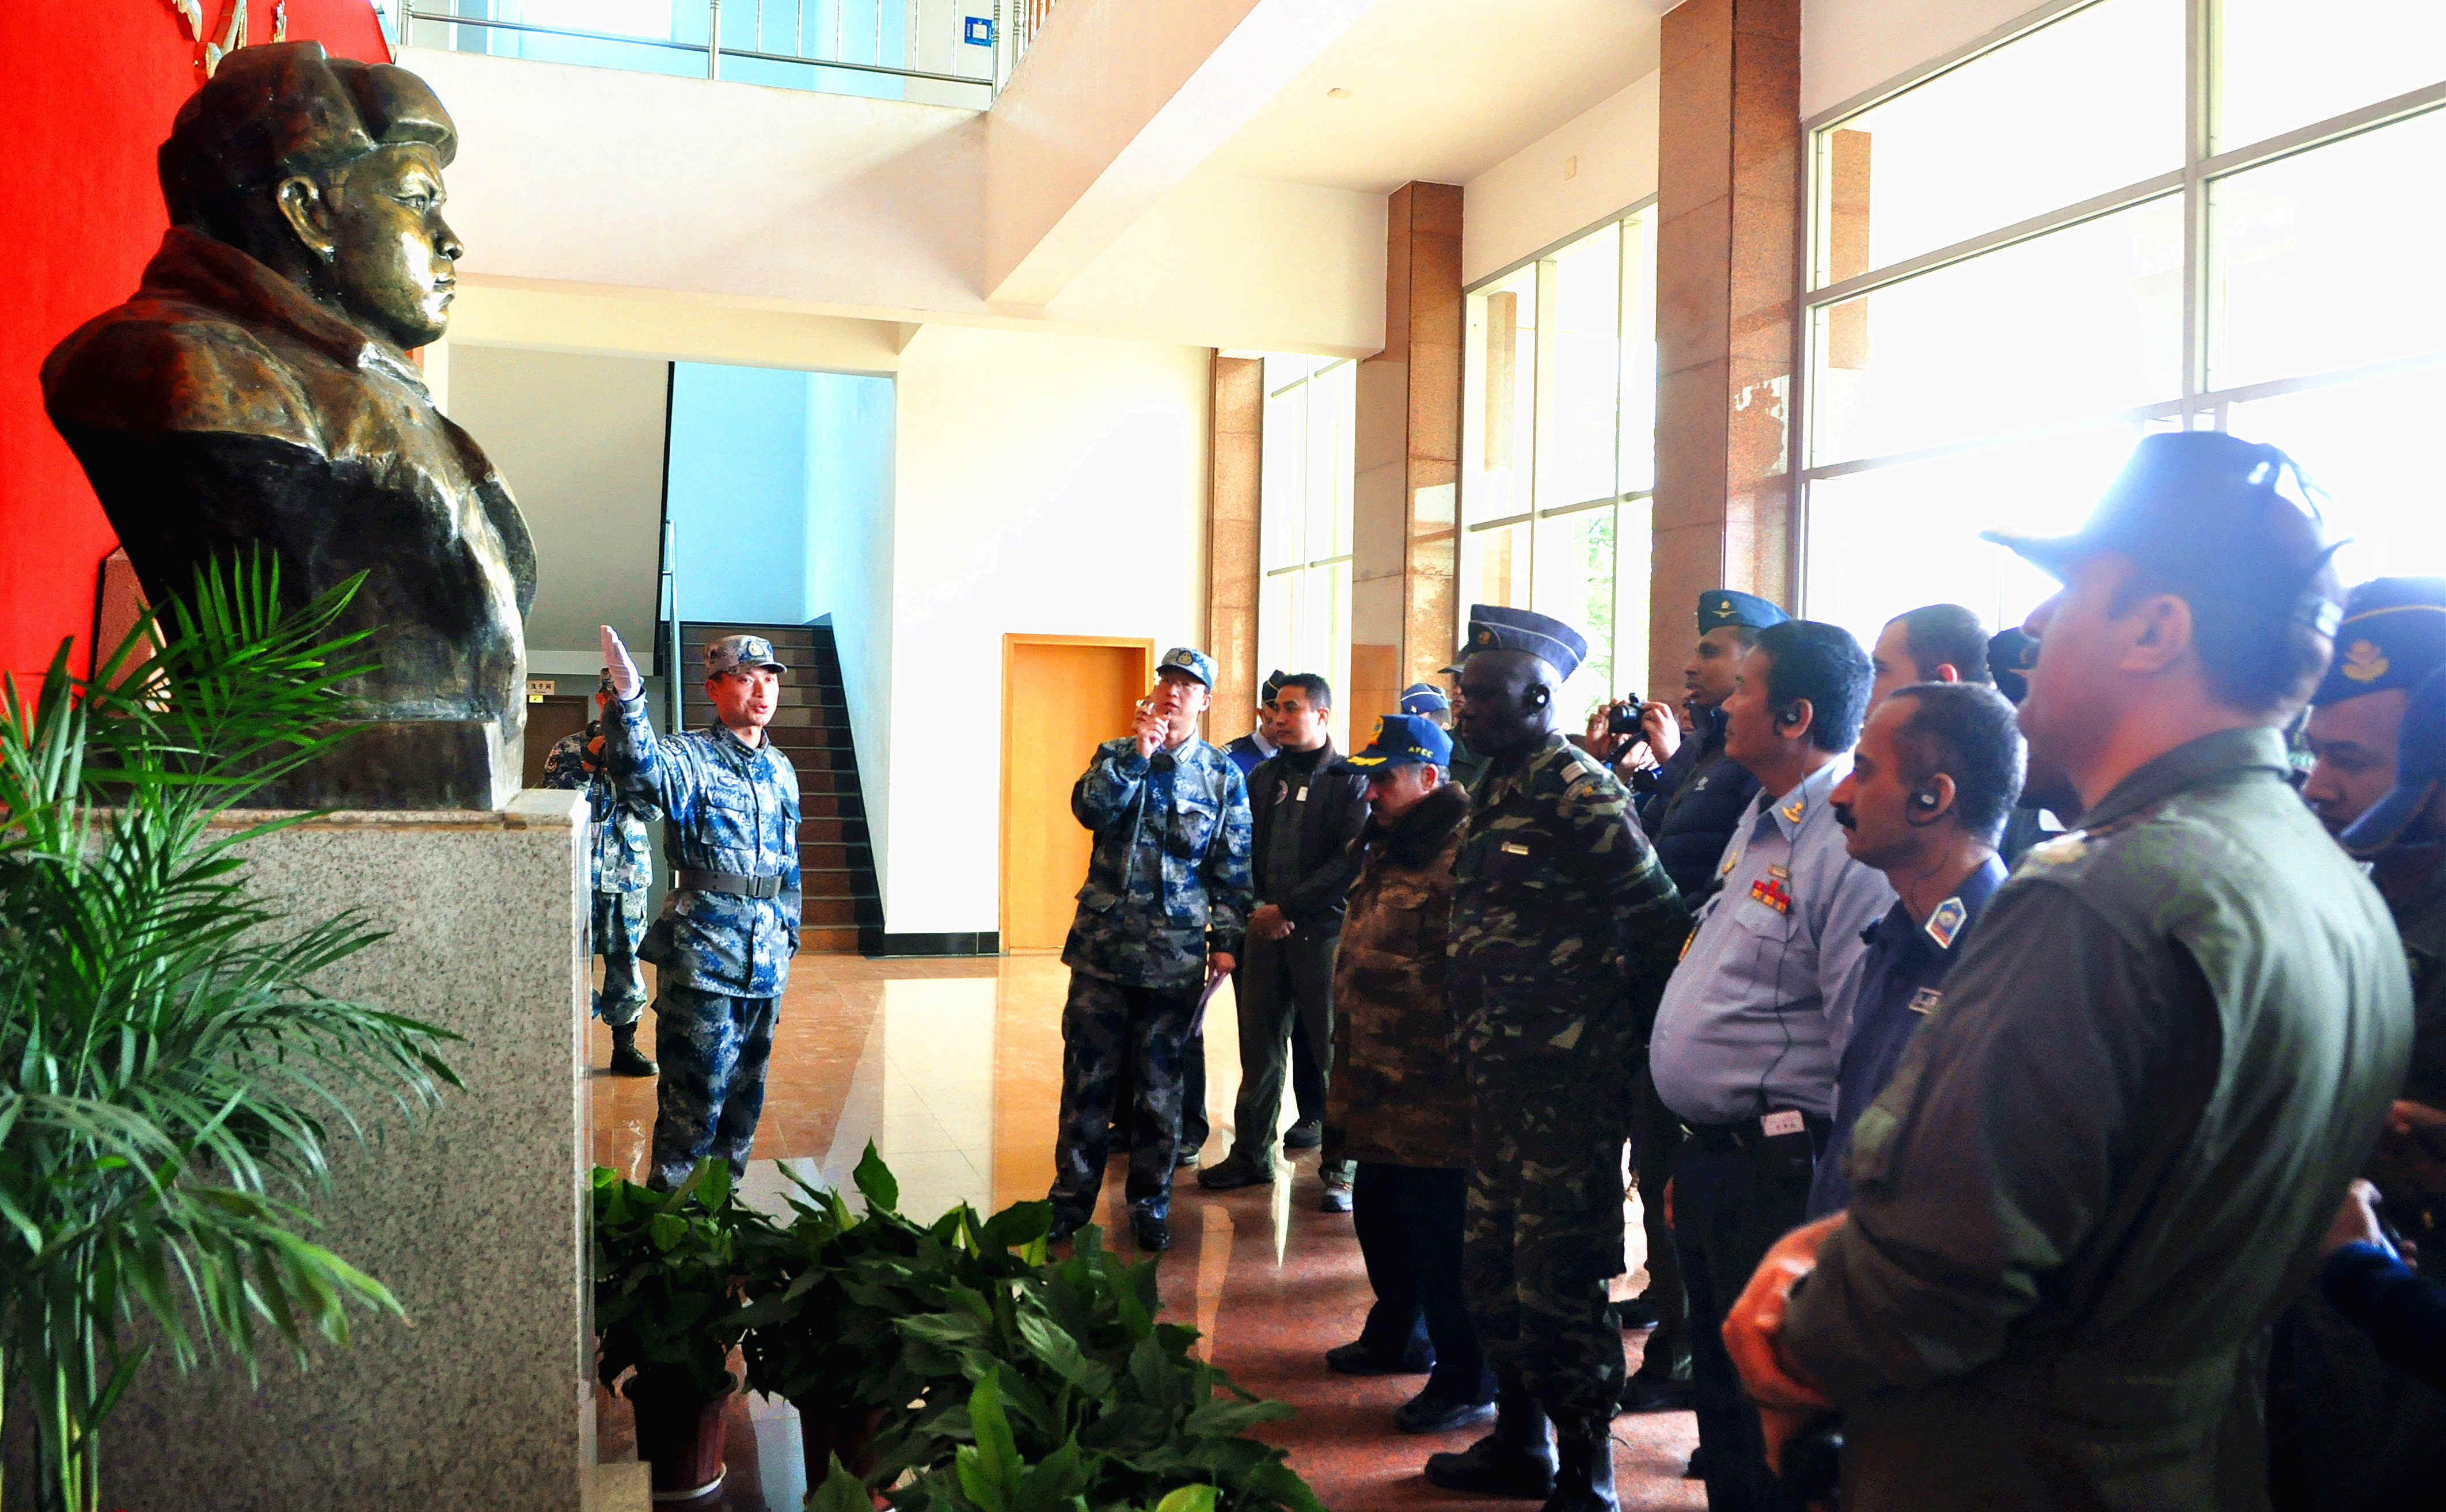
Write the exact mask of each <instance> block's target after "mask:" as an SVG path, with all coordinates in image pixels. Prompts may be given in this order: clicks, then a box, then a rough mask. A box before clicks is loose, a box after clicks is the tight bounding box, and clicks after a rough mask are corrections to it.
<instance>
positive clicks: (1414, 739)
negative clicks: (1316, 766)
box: [1334, 714, 1452, 772]
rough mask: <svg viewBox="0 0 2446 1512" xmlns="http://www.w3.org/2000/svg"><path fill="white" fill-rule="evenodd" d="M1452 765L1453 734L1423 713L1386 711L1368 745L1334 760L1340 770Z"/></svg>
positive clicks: (1358, 770)
mask: <svg viewBox="0 0 2446 1512" xmlns="http://www.w3.org/2000/svg"><path fill="white" fill-rule="evenodd" d="M1418 765H1437V766H1449V765H1452V737H1451V736H1450V735H1447V734H1445V733H1444V732H1443V731H1442V730H1441V729H1439V728H1437V726H1436V722H1435V721H1434V720H1432V719H1428V718H1426V717H1424V716H1423V715H1420V714H1383V715H1380V716H1379V717H1378V718H1377V721H1376V733H1375V734H1374V735H1373V736H1371V737H1370V738H1369V739H1368V742H1367V748H1366V749H1365V750H1363V751H1359V752H1356V753H1355V754H1352V755H1349V756H1345V757H1344V758H1343V759H1342V760H1340V761H1338V762H1336V763H1334V768H1335V769H1336V770H1338V771H1353V772H1377V771H1390V770H1392V769H1393V768H1394V767H1396V766H1418Z"/></svg>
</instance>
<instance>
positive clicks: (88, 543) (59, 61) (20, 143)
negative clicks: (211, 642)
mask: <svg viewBox="0 0 2446 1512" xmlns="http://www.w3.org/2000/svg"><path fill="white" fill-rule="evenodd" d="M234 4H235V0H204V4H203V9H204V13H205V15H206V17H207V19H208V20H210V22H211V23H212V26H213V28H214V31H215V34H216V35H217V34H218V30H219V28H220V27H221V26H222V25H223V24H224V21H225V18H226V15H227V12H228V10H229V9H230V8H231V6H233V5H234ZM6 9H7V14H6V15H0V246H5V247H6V248H7V249H8V252H9V256H11V257H13V258H14V259H15V267H16V268H17V270H18V272H17V275H16V276H15V277H14V278H13V279H12V280H11V281H10V284H11V287H10V289H9V293H7V295H6V296H5V297H0V672H15V673H16V674H17V675H18V680H19V683H20V686H23V685H24V684H25V683H26V682H27V680H28V677H29V676H30V675H31V674H36V673H39V672H40V671H41V670H42V669H43V668H44V667H46V666H47V665H49V662H50V659H51V655H52V653H53V652H55V651H57V650H58V648H59V643H60V642H61V640H62V639H64V638H66V637H69V636H74V637H75V638H76V639H77V640H78V642H79V644H80V653H79V655H78V656H77V657H76V658H75V659H74V662H73V663H72V664H73V665H75V666H77V667H78V670H80V671H82V670H83V655H82V643H83V641H84V639H85V635H86V634H87V633H88V631H89V630H90V628H91V626H92V623H93V598H94V583H95V579H96V572H97V569H98V568H99V566H100V564H101V562H102V558H104V557H106V556H108V555H109V554H110V551H111V549H112V548H113V547H114V546H116V545H117V544H118V540H117V539H116V538H115V537H114V536H112V534H111V530H110V522H109V521H108V520H105V519H103V513H102V506H101V505H100V504H99V503H97V502H96V501H95V500H94V497H93V491H92V490H91V489H90V488H87V487H86V486H85V474H84V472H83V471H82V470H80V469H79V468H78V466H77V463H76V459H75V458H74V457H73V456H71V455H69V453H68V449H67V447H66V444H63V443H62V442H61V441H60V439H59V437H58V435H57V434H55V433H54V432H53V431H52V429H51V425H50V422H49V421H48V420H47V419H46V418H44V415H43V395H42V387H41V382H40V372H41V369H42V365H43V358H44V357H45V356H47V354H48V353H49V352H50V350H51V348H52V347H53V346H54V345H56V344H57V343H58V341H59V339H60V338H61V337H62V336H65V335H66V334H67V333H68V332H69V331H73V330H75V329H76V328H77V327H78V326H80V325H82V324H84V323H85V321H86V320H89V319H91V318H92V317H93V316H95V315H97V314H99V313H101V312H103V311H104V310H107V309H109V308H110V307H111V306H112V305H115V304H117V303H119V302H120V301H121V300H122V299H124V298H126V297H127V296H128V294H130V293H133V292H134V291H135V288H136V280H137V277H138V275H139V274H141V273H142V272H143V269H144V264H145V262H146V261H147V260H148V259H150V258H151V257H152V255H153V252H154V249H155V248H156V247H157V246H159V245H160V240H161V233H162V231H163V229H164V228H165V227H166V226H167V225H168V223H169V220H168V216H167V213H166V212H165V211H164V210H163V209H162V206H161V190H160V180H158V179H156V178H155V177H154V171H153V154H154V151H155V149H156V148H157V147H159V146H160V142H161V139H162V138H163V137H165V136H167V135H168V134H169V130H170V118H171V117H172V116H174V115H176V114H177V113H178V109H179V104H181V103H182V102H183V101H185V99H186V98H187V96H188V95H190V94H192V93H193V92H194V91H195V88H196V86H197V85H198V84H201V83H202V82H203V77H204V75H203V70H202V69H201V68H200V67H199V66H198V64H197V60H198V57H199V56H200V54H201V52H202V49H201V48H200V47H198V46H197V44H196V43H195V42H194V41H193V40H191V39H190V38H189V37H188V36H187V28H186V23H185V22H183V21H181V20H180V19H179V13H178V12H177V11H176V10H175V9H171V7H170V4H169V0H39V3H24V4H11V5H9V6H8V7H7V8H6ZM272 10H273V3H272V0H254V3H253V4H252V5H250V6H249V8H248V11H249V16H250V19H251V22H252V28H251V30H252V34H253V36H254V38H256V39H257V40H261V41H269V40H270V39H271V35H272ZM289 37H290V40H292V41H303V40H305V39H308V38H312V39H314V40H316V41H319V42H321V43H322V44H323V46H324V47H327V48H329V50H330V51H331V52H332V53H333V54H335V55H338V56H345V57H351V58H365V59H384V58H387V57H388V56H389V51H388V47H387V46H386V43H385V41H384V39H383V35H382V29H381V27H380V25H379V23H377V22H376V20H375V19H374V12H373V6H372V4H371V0H289Z"/></svg>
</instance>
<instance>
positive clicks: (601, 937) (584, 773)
mask: <svg viewBox="0 0 2446 1512" xmlns="http://www.w3.org/2000/svg"><path fill="white" fill-rule="evenodd" d="M611 702H612V671H611V669H610V668H606V669H604V671H603V681H602V684H601V686H599V687H598V688H596V689H595V690H594V710H595V715H596V717H595V718H593V719H591V720H589V721H587V724H586V728H584V729H581V730H579V731H578V732H577V733H576V734H574V735H564V736H562V737H561V738H560V739H559V740H558V741H555V743H554V744H553V747H552V752H551V754H549V755H547V756H546V757H544V759H543V784H544V785H545V786H546V787H560V788H567V789H571V790H574V791H583V792H584V793H585V794H586V800H587V803H588V805H589V807H590V808H591V809H592V810H593V834H592V836H591V837H590V840H591V849H592V851H593V876H594V909H593V917H592V919H591V922H590V924H589V926H588V932H587V936H588V938H589V939H591V940H593V949H594V954H597V955H600V956H602V957H603V990H602V991H601V992H596V993H595V994H594V1016H595V1017H596V1018H599V1019H601V1020H602V1021H603V1022H604V1023H606V1024H609V1025H610V1026H612V1075H614V1076H651V1075H653V1074H654V1071H655V1066H654V1063H653V1062H652V1061H650V1060H648V1059H647V1058H646V1055H645V1052H643V1051H642V1050H640V1049H637V1015H638V1014H640V1013H642V1012H644V1011H646V997H647V992H646V977H645V973H643V972H641V971H639V970H638V969H637V946H638V944H639V942H640V941H642V940H643V939H644V938H645V937H646V893H647V890H648V889H649V888H650V887H651V886H652V885H653V881H654V863H653V858H652V857H651V855H650V854H649V852H648V851H647V848H646V846H647V836H646V822H647V821H649V820H654V819H660V818H662V815H661V813H660V812H659V811H657V810H655V809H652V808H640V807H638V806H636V805H635V804H633V803H623V802H622V801H621V798H620V793H619V790H618V789H617V788H615V787H613V786H612V779H611V776H610V775H609V774H608V773H606V772H605V771H604V770H603V720H602V718H601V715H602V711H603V709H605V708H606V707H608V706H609V705H610V704H611Z"/></svg>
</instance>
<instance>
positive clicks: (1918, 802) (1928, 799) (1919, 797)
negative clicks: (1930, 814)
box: [1911, 787, 1942, 808]
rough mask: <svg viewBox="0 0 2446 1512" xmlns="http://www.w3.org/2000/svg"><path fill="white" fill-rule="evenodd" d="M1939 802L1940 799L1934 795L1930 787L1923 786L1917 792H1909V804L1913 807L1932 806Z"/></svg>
mask: <svg viewBox="0 0 2446 1512" xmlns="http://www.w3.org/2000/svg"><path fill="white" fill-rule="evenodd" d="M1941 802H1942V800H1941V799H1939V798H1938V797H1937V796H1936V793H1935V791H1934V790H1933V789H1930V788H1925V787H1923V788H1921V789H1920V790H1919V791H1918V792H1916V793H1913V794H1911V804H1912V806H1913V807H1915V808H1934V807H1935V806H1936V805H1937V804H1938V803H1941Z"/></svg>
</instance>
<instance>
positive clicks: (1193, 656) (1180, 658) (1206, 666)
mask: <svg viewBox="0 0 2446 1512" xmlns="http://www.w3.org/2000/svg"><path fill="white" fill-rule="evenodd" d="M1155 670H1156V672H1157V675H1158V676H1159V675H1161V674H1162V673H1165V672H1185V673H1187V674H1188V675H1189V676H1192V677H1195V678H1196V679H1197V680H1198V681H1199V682H1201V683H1204V684H1205V685H1206V686H1207V687H1209V688H1212V687H1214V657H1212V656H1209V655H1207V654H1206V653H1205V652H1202V651H1199V650H1197V649H1196V648H1195V647H1192V646H1175V647H1174V648H1172V650H1170V651H1168V652H1164V653H1163V660H1161V661H1159V662H1157V663H1156V664H1155Z"/></svg>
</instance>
